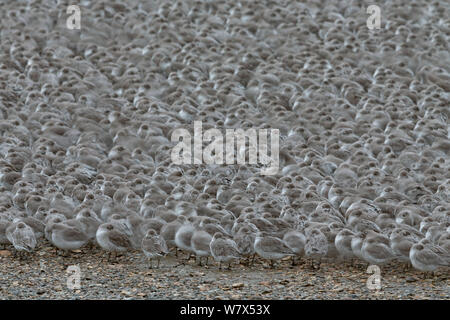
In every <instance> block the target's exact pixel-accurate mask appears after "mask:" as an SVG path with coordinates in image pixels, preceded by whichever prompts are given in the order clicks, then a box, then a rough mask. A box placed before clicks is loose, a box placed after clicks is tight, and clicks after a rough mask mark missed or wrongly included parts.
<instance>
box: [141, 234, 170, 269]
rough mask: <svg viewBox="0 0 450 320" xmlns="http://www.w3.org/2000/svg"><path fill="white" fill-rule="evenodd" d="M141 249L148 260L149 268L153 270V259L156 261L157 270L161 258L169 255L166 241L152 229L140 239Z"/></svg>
mask: <svg viewBox="0 0 450 320" xmlns="http://www.w3.org/2000/svg"><path fill="white" fill-rule="evenodd" d="M141 247H142V251H143V252H144V254H145V256H146V257H147V258H148V259H149V260H150V268H153V259H155V258H156V260H157V261H158V265H157V266H156V268H159V263H160V260H161V257H163V256H165V255H166V254H168V253H169V249H168V248H167V244H166V241H164V238H163V237H161V236H160V235H158V234H157V233H156V231H155V230H153V229H149V230H148V231H147V233H146V235H145V236H144V238H143V239H142V244H141Z"/></svg>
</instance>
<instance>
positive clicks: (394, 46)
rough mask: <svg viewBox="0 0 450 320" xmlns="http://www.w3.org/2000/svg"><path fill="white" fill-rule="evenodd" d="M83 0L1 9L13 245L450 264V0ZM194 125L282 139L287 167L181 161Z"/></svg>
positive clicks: (6, 233)
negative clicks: (265, 172) (180, 142)
mask: <svg viewBox="0 0 450 320" xmlns="http://www.w3.org/2000/svg"><path fill="white" fill-rule="evenodd" d="M69 4H71V3H69V2H67V1H56V4H55V1H46V0H41V1H38V0H37V1H32V0H30V1H13V2H8V1H2V2H0V23H1V31H0V39H1V41H0V56H1V57H0V188H1V190H0V244H2V245H12V246H14V248H15V250H17V251H18V252H33V250H35V249H36V248H38V247H37V246H38V244H39V243H40V242H43V241H48V242H50V243H51V244H52V245H54V246H55V247H57V248H59V249H61V250H65V251H68V250H74V249H79V248H83V247H84V246H86V245H98V246H100V247H101V248H103V249H104V250H106V251H108V252H116V253H117V252H127V251H129V250H136V249H139V250H142V251H143V253H144V254H145V255H146V256H147V257H149V258H150V259H157V260H158V264H159V258H160V257H161V256H164V255H166V254H168V253H169V252H172V253H171V254H178V253H177V251H178V250H182V251H185V252H188V253H189V254H193V255H195V256H197V258H198V259H199V262H200V263H202V260H203V261H204V262H205V263H207V262H208V261H207V260H208V257H213V258H214V259H215V260H216V261H218V262H219V263H225V264H227V263H231V262H233V261H237V260H238V259H243V258H248V259H249V261H252V259H253V258H254V256H255V254H257V255H259V256H260V257H261V258H264V259H268V260H269V261H271V262H273V261H275V260H279V259H282V258H284V257H287V256H292V257H293V258H292V259H293V261H294V262H295V261H296V260H298V259H302V257H307V258H310V259H312V261H321V260H324V259H326V260H329V261H332V262H336V263H339V262H341V261H345V260H352V259H360V260H363V261H366V262H368V263H370V264H377V265H380V264H383V263H386V262H389V261H398V262H399V263H408V264H409V263H411V264H412V265H413V266H414V267H415V268H417V269H420V270H423V271H432V270H435V269H437V268H439V267H444V268H445V267H448V266H449V263H450V204H449V199H450V170H449V168H450V158H449V152H450V141H449V131H448V129H449V125H448V124H449V122H448V118H449V116H450V108H449V84H450V81H449V80H450V74H449V70H448V66H449V62H450V59H449V51H448V43H449V41H448V40H449V34H450V26H449V23H448V17H449V10H448V9H449V8H448V3H446V2H445V1H444V2H441V1H425V0H423V1H418V0H412V1H408V2H406V3H405V1H401V2H400V1H378V5H379V6H380V7H381V13H382V19H381V21H382V26H381V27H382V28H381V29H380V30H369V29H368V28H367V26H366V20H367V18H368V15H367V14H366V8H367V6H368V5H369V2H367V1H331V3H329V1H320V0H317V1H307V2H306V3H303V2H302V3H300V2H297V1H253V0H249V1H231V0H217V1H186V0H177V1H173V2H172V1H160V2H158V1H143V2H141V1H131V0H129V1H124V2H122V1H89V0H86V1H82V6H81V30H70V29H68V28H67V27H66V19H67V17H68V15H67V14H66V8H67V6H68V5H69ZM196 120H197V121H202V123H203V127H204V128H205V129H207V128H218V129H219V130H224V129H225V128H242V129H248V128H255V129H262V128H275V129H279V130H280V135H281V138H280V169H279V171H278V174H276V175H271V176H262V175H260V174H259V172H260V168H258V165H175V164H174V163H172V161H171V156H170V155H171V150H172V148H173V146H174V143H173V142H172V141H171V134H172V132H173V131H174V130H175V129H178V128H189V129H192V124H193V122H194V121H196ZM174 249H175V250H174ZM205 260H206V261H205Z"/></svg>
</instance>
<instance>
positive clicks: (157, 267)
mask: <svg viewBox="0 0 450 320" xmlns="http://www.w3.org/2000/svg"><path fill="white" fill-rule="evenodd" d="M157 260H158V265H157V266H156V269H159V262H160V260H161V258H159V257H158V259H157Z"/></svg>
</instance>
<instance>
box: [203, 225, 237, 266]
mask: <svg viewBox="0 0 450 320" xmlns="http://www.w3.org/2000/svg"><path fill="white" fill-rule="evenodd" d="M209 248H210V249H211V255H212V256H213V258H214V260H215V261H218V262H219V270H220V269H221V268H222V262H225V263H228V269H231V262H232V261H234V260H238V259H239V258H240V255H239V250H238V248H237V245H236V242H234V241H233V240H231V239H227V238H225V236H224V235H223V234H222V233H220V232H217V233H215V234H214V236H213V238H212V239H211V242H210V244H209Z"/></svg>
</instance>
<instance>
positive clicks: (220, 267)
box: [219, 261, 222, 270]
mask: <svg viewBox="0 0 450 320" xmlns="http://www.w3.org/2000/svg"><path fill="white" fill-rule="evenodd" d="M219 270H222V262H221V261H219Z"/></svg>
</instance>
